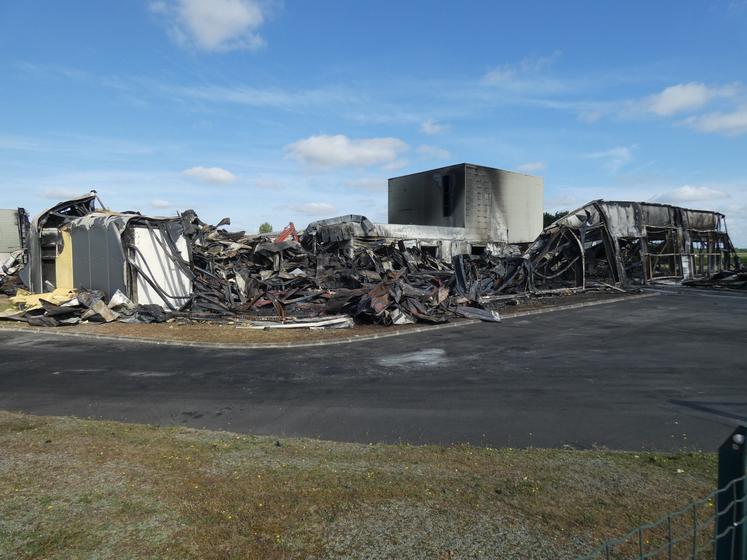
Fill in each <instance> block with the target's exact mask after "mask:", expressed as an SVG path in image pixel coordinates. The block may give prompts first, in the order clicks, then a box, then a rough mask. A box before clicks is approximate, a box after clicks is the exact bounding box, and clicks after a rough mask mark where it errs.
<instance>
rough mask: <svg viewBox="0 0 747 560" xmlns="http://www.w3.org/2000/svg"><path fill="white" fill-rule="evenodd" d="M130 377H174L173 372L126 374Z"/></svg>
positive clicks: (135, 372)
mask: <svg viewBox="0 0 747 560" xmlns="http://www.w3.org/2000/svg"><path fill="white" fill-rule="evenodd" d="M127 375H129V376H130V377H171V376H172V375H176V372H173V371H131V372H130V373H128V374H127Z"/></svg>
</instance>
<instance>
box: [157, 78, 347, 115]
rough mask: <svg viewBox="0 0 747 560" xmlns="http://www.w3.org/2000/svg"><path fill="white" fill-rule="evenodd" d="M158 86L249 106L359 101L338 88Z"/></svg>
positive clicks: (165, 90)
mask: <svg viewBox="0 0 747 560" xmlns="http://www.w3.org/2000/svg"><path fill="white" fill-rule="evenodd" d="M158 89H159V90H160V91H161V92H163V93H165V94H167V95H174V96H177V97H181V98H191V99H196V100H200V101H207V102H211V103H234V104H237V105H246V106H249V107H274V108H278V109H294V108H299V107H308V106H322V105H332V104H336V103H350V104H352V103H358V102H360V99H359V98H358V97H357V96H356V95H354V94H351V93H349V92H346V91H343V90H341V89H338V88H333V87H329V88H321V89H298V90H288V89H283V88H276V87H261V88H260V87H254V86H248V85H235V86H229V87H222V86H178V85H167V84H162V85H159V86H158Z"/></svg>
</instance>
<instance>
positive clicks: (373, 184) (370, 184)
mask: <svg viewBox="0 0 747 560" xmlns="http://www.w3.org/2000/svg"><path fill="white" fill-rule="evenodd" d="M345 185H346V186H348V187H350V188H352V189H360V190H364V191H373V192H383V191H386V190H387V188H388V186H389V183H388V181H387V180H386V179H385V178H383V177H360V178H358V179H351V180H350V181H347V182H346V183H345Z"/></svg>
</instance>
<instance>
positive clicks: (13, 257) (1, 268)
mask: <svg viewBox="0 0 747 560" xmlns="http://www.w3.org/2000/svg"><path fill="white" fill-rule="evenodd" d="M25 254H26V252H25V251H24V250H23V249H21V250H19V251H14V252H13V253H11V254H10V256H9V257H8V258H7V259H5V261H4V262H0V294H4V295H6V296H13V295H15V294H16V291H17V290H18V289H19V288H21V287H22V286H23V283H22V282H21V278H20V272H21V270H22V269H23V264H24V263H23V258H24V255H25Z"/></svg>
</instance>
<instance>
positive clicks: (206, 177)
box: [182, 166, 236, 184]
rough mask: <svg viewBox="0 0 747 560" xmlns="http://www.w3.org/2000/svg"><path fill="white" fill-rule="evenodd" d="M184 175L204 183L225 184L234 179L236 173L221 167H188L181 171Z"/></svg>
mask: <svg viewBox="0 0 747 560" xmlns="http://www.w3.org/2000/svg"><path fill="white" fill-rule="evenodd" d="M182 175H184V176H185V177H191V178H193V179H197V180H199V181H204V182H206V183H216V184H226V183H232V182H233V181H235V180H236V175H234V174H233V173H231V172H230V171H228V170H227V169H223V168H222V167H202V166H198V167H190V168H189V169H185V170H184V171H182Z"/></svg>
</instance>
